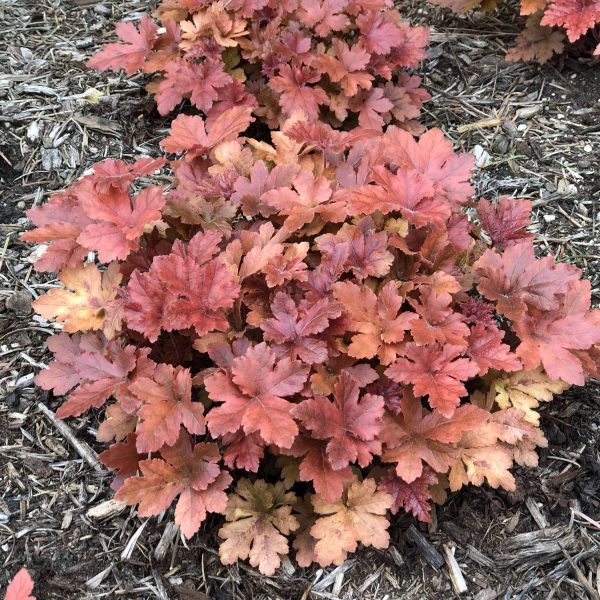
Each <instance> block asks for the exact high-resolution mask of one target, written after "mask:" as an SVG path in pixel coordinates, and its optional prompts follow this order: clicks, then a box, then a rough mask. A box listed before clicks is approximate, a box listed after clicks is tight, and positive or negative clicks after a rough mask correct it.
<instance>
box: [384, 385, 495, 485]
mask: <svg viewBox="0 0 600 600" xmlns="http://www.w3.org/2000/svg"><path fill="white" fill-rule="evenodd" d="M488 417H489V413H488V412H487V411H485V410H482V409H480V408H478V407H476V406H473V405H468V404H466V405H464V406H460V407H459V408H457V409H456V410H455V411H454V414H453V415H452V417H450V418H446V417H444V416H442V414H441V413H439V412H438V411H434V412H428V411H425V410H424V409H423V407H422V406H421V401H420V400H419V399H418V398H415V397H414V396H413V395H412V394H411V393H410V392H409V391H408V390H405V391H404V395H403V397H402V401H401V411H400V414H399V415H394V414H391V413H386V415H385V417H384V420H383V429H382V434H381V438H382V441H383V443H384V451H383V456H382V459H383V461H384V462H395V463H396V473H397V475H398V476H399V477H401V478H402V479H403V480H404V481H406V482H407V483H412V482H413V481H415V479H417V478H418V477H420V476H421V475H422V474H423V463H426V464H428V465H429V466H430V467H431V468H432V469H433V470H434V471H436V472H437V473H445V472H446V471H447V470H448V468H449V467H450V466H451V465H452V464H453V463H454V461H455V459H456V457H457V456H458V450H457V446H456V444H457V442H459V441H460V439H461V436H462V434H463V432H465V431H472V430H477V428H479V427H480V426H481V425H483V424H484V423H485V422H486V421H487V420H488Z"/></svg>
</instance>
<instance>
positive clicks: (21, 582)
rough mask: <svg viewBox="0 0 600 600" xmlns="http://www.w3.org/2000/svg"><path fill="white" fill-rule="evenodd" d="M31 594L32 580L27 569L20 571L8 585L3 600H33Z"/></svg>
mask: <svg viewBox="0 0 600 600" xmlns="http://www.w3.org/2000/svg"><path fill="white" fill-rule="evenodd" d="M32 593H33V579H31V575H29V572H28V571H27V569H25V568H23V569H21V570H20V571H19V572H18V573H17V574H16V575H15V576H14V577H13V579H12V581H11V582H10V583H9V584H8V588H6V596H4V600H35V597H34V596H32Z"/></svg>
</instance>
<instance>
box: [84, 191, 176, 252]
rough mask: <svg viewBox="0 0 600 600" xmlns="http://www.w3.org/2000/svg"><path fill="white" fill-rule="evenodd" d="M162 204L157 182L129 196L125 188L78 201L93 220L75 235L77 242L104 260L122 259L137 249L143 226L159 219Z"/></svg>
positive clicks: (163, 200) (162, 197) (163, 201)
mask: <svg viewBox="0 0 600 600" xmlns="http://www.w3.org/2000/svg"><path fill="white" fill-rule="evenodd" d="M164 203H165V197H164V196H163V188H162V187H161V186H157V185H155V186H151V187H148V188H145V189H144V190H142V191H141V192H140V193H139V194H138V195H137V196H133V197H131V196H130V195H129V193H128V192H127V191H124V192H123V191H120V190H111V192H110V193H108V194H103V195H102V196H97V197H92V198H89V200H88V199H85V200H82V202H81V206H82V207H83V209H84V210H85V211H86V213H87V214H88V215H89V216H90V217H92V218H94V219H95V220H96V222H95V223H91V224H90V225H88V226H87V227H86V228H85V229H84V230H83V231H82V232H81V233H80V234H79V236H78V237H77V242H78V243H79V244H81V245H82V246H83V247H84V248H89V249H90V250H95V251H97V252H98V257H99V259H100V260H101V261H102V262H104V263H108V262H110V261H111V260H117V259H118V260H123V259H125V258H127V255H128V254H129V253H130V252H131V251H132V250H137V249H138V248H139V238H140V236H141V235H142V234H143V233H144V228H145V227H146V225H148V224H149V223H151V222H152V221H157V220H158V219H160V217H161V212H160V209H161V208H162V207H163V205H164ZM98 221H100V222H98Z"/></svg>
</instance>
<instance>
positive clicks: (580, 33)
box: [430, 0, 600, 63]
mask: <svg viewBox="0 0 600 600" xmlns="http://www.w3.org/2000/svg"><path fill="white" fill-rule="evenodd" d="M430 1H431V2H432V3H433V4H437V5H438V6H442V7H444V8H451V9H452V10H453V11H454V12H457V13H463V12H467V11H469V10H472V9H474V8H480V9H481V10H483V11H486V12H487V11H491V10H493V9H495V8H496V7H497V6H498V4H499V3H500V0H430ZM519 14H520V15H521V16H522V17H526V20H525V27H524V29H523V31H522V32H521V33H520V34H519V35H518V36H517V38H516V40H515V44H514V46H513V47H512V48H510V49H509V50H508V52H507V54H506V58H507V59H508V60H513V61H518V60H525V61H529V60H535V61H537V62H540V63H545V62H547V61H548V60H550V59H551V58H552V56H554V55H555V54H561V53H562V52H563V50H564V48H565V36H566V40H567V41H568V42H569V43H571V44H572V43H574V42H577V41H578V40H580V39H581V38H583V37H584V36H585V35H586V34H587V33H591V32H592V31H593V30H594V29H597V26H598V25H599V24H600V2H598V0H521V2H520V7H519ZM589 52H591V53H592V54H593V55H594V56H600V43H598V38H597V36H596V37H595V43H594V42H593V41H592V42H591V46H590V49H589V50H588V53H589Z"/></svg>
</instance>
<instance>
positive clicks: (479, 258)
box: [23, 0, 600, 574]
mask: <svg viewBox="0 0 600 600" xmlns="http://www.w3.org/2000/svg"><path fill="white" fill-rule="evenodd" d="M313 4H314V5H315V6H314V7H313ZM192 5H193V6H192ZM277 6H279V9H277V10H279V12H276V7H277ZM315 7H316V8H318V9H319V11H320V12H318V11H317V12H315V11H314V10H313V8H314V9H315V10H316V8H315ZM303 11H304V12H303ZM246 13H247V14H246ZM160 15H161V16H162V17H163V18H165V19H167V20H166V21H165V32H166V33H162V34H159V33H158V32H157V30H156V28H155V26H154V25H153V24H152V22H151V21H150V20H145V21H143V22H142V26H141V27H140V30H139V32H138V30H136V29H135V28H134V27H133V25H127V26H122V27H121V31H120V33H121V34H122V37H123V38H124V39H126V40H127V41H128V42H129V43H128V44H121V45H118V46H119V47H117V46H114V47H110V46H109V49H107V50H106V51H104V54H100V55H99V57H96V59H95V60H96V66H111V67H113V68H117V67H119V66H125V67H126V68H127V69H128V70H129V71H130V72H131V71H133V70H135V69H137V68H140V67H142V68H144V69H145V70H146V71H151V72H155V71H162V72H163V76H162V78H161V79H160V80H159V82H158V83H156V84H155V85H156V86H157V87H156V90H157V99H158V102H159V107H160V106H161V104H162V108H163V109H164V111H163V112H166V111H168V110H170V109H171V108H173V107H174V106H175V104H177V103H178V102H179V101H180V100H181V98H182V97H184V96H189V97H190V100H191V102H192V103H193V104H195V105H196V106H197V107H198V108H200V109H201V110H202V111H204V112H205V117H202V116H199V115H179V116H177V117H176V118H175V119H174V121H173V122H172V126H171V131H170V135H169V136H168V137H167V138H166V139H165V140H164V141H163V142H162V146H163V149H164V150H165V151H166V152H167V153H169V154H172V155H178V158H176V159H173V160H171V161H170V162H169V166H170V168H171V169H172V170H173V172H174V177H173V182H172V185H171V186H169V188H168V190H167V189H165V187H163V186H157V185H148V184H147V177H148V176H150V175H152V174H153V173H154V172H155V171H156V169H158V168H162V167H163V166H164V163H165V160H164V159H157V160H152V159H150V158H144V159H141V160H139V161H137V162H135V163H134V164H129V165H128V164H125V163H123V162H121V161H116V160H108V161H104V162H102V163H98V164H96V165H94V168H93V173H92V174H89V175H87V176H85V177H83V178H82V179H81V180H79V181H78V182H77V183H76V184H75V185H74V186H72V187H71V188H70V189H68V190H66V191H64V192H62V193H59V194H57V195H55V196H54V197H53V198H52V199H51V200H50V202H48V203H47V204H46V205H44V206H42V207H38V208H34V209H32V210H31V211H29V216H30V218H31V220H32V221H33V222H34V224H35V225H36V226H37V228H36V229H34V230H33V231H31V232H28V233H26V234H24V236H23V237H24V239H26V240H28V241H31V242H37V243H44V244H47V249H46V251H45V253H44V254H43V255H42V256H41V258H40V259H39V260H38V262H37V263H36V268H38V269H39V270H42V271H55V270H59V271H60V280H61V282H62V286H61V287H58V288H56V289H52V290H51V291H50V292H49V293H48V294H46V295H45V296H43V297H41V298H40V299H38V300H37V301H36V302H35V308H36V310H37V311H38V312H39V313H40V314H41V315H42V316H43V317H45V318H47V319H50V320H55V321H56V322H58V323H60V324H61V325H62V332H61V333H60V334H58V335H55V336H53V337H51V338H50V339H49V341H48V346H49V348H50V350H52V352H53V353H54V356H55V359H54V361H53V362H52V363H51V364H50V366H49V368H48V369H46V370H44V371H42V372H41V373H40V374H39V375H38V376H37V379H36V381H37V383H38V384H39V385H40V386H41V387H43V388H45V389H52V390H53V391H54V393H55V394H57V395H66V396H67V399H66V401H65V403H64V404H63V405H62V406H61V407H60V409H59V411H58V415H59V416H60V417H63V418H64V417H70V416H78V415H81V414H83V413H84V412H86V411H87V410H89V409H90V408H100V407H103V406H106V410H105V419H104V420H103V421H102V423H101V424H100V426H99V428H98V439H99V440H100V441H102V442H112V445H111V446H110V447H109V448H108V450H106V451H105V452H104V453H103V454H102V455H101V458H102V460H103V461H104V463H105V464H106V465H107V466H108V467H110V468H113V469H116V471H117V474H116V479H115V482H114V486H113V487H114V488H115V489H116V490H117V494H116V495H117V498H119V499H121V500H123V501H124V502H126V503H128V504H132V505H135V504H137V505H138V506H139V514H140V516H142V517H148V516H152V515H158V514H160V513H161V512H163V511H164V510H166V509H168V508H169V507H170V506H171V505H172V504H173V503H174V502H175V510H174V518H175V522H176V523H177V524H178V525H179V526H180V528H181V531H182V533H183V534H184V535H185V536H186V537H188V538H189V537H191V536H192V535H193V534H194V533H196V532H197V531H198V529H199V528H200V526H201V524H202V522H203V521H204V520H205V518H206V515H207V513H210V512H213V513H221V514H223V515H224V516H225V523H224V524H223V526H222V528H221V530H220V531H219V536H220V537H221V539H222V540H223V542H222V544H221V547H220V556H221V559H222V561H223V562H224V563H226V564H231V563H233V562H235V561H237V560H238V559H245V558H249V559H250V563H251V564H252V565H254V566H257V567H258V568H259V569H260V571H261V572H262V573H265V574H272V573H274V572H275V570H276V569H277V567H278V566H279V564H280V557H281V556H282V555H285V554H287V553H288V552H289V550H290V548H289V536H291V537H292V538H293V539H292V546H293V548H294V550H295V552H296V559H297V561H298V563H299V564H300V565H302V566H307V565H309V564H311V563H312V562H317V563H318V564H320V565H321V566H326V565H330V564H340V563H341V562H342V561H343V560H345V558H346V556H347V554H348V553H349V552H353V551H355V550H356V549H357V546H358V544H359V543H363V544H365V545H371V546H374V547H376V548H385V547H386V546H387V545H388V544H389V534H388V527H389V522H390V521H389V516H388V513H389V512H391V513H392V514H396V513H397V512H398V511H400V510H406V511H410V512H412V513H413V514H414V515H415V516H416V517H417V518H418V519H420V520H422V521H427V520H428V519H429V518H430V516H429V513H430V502H431V501H432V500H434V501H436V502H443V501H444V498H445V495H446V492H447V490H452V491H455V490H458V489H460V488H461V487H462V486H464V485H467V484H469V483H472V484H475V485H481V484H483V483H484V481H487V483H488V484H489V485H491V486H492V487H496V488H497V487H503V488H505V489H507V490H513V489H514V488H515V480H514V478H513V476H512V475H511V473H510V468H511V467H512V466H513V464H514V463H515V462H516V463H518V464H521V465H527V466H534V465H535V464H537V454H536V452H535V449H536V447H544V446H545V445H546V440H545V438H544V436H543V434H542V432H541V430H540V427H539V414H538V412H537V411H536V408H537V407H538V405H539V403H540V402H541V401H549V400H551V399H552V396H553V394H555V393H559V392H561V391H563V390H564V389H566V388H567V387H568V386H569V385H582V384H583V383H584V381H585V378H586V377H587V376H590V375H592V374H594V375H597V369H598V366H597V357H598V349H597V346H596V345H597V344H600V313H599V312H598V311H591V310H590V285H589V283H588V282H586V281H582V280H581V279H580V275H581V274H580V272H579V271H578V270H577V269H576V268H574V267H572V266H569V265H566V264H561V263H556V262H555V261H554V259H552V258H550V257H547V258H541V259H539V258H536V257H535V255H534V250H533V235H532V234H531V233H529V232H528V231H527V227H528V225H529V224H530V213H531V205H530V204H529V203H528V202H525V201H520V200H514V199H508V198H503V199H501V200H500V201H499V202H498V203H495V204H494V203H490V202H487V201H486V200H481V201H479V202H475V201H473V199H472V196H473V189H472V187H471V185H470V184H469V179H470V177H471V172H472V168H473V159H472V157H471V156H470V155H467V154H455V153H454V152H453V150H452V146H451V144H450V142H448V141H447V140H446V139H445V138H444V136H443V134H442V132H441V131H440V130H436V129H433V130H430V131H428V132H426V133H424V134H423V135H421V136H420V138H419V139H416V138H415V137H414V136H413V133H412V132H414V131H415V130H417V129H418V127H417V125H416V124H415V123H413V122H411V119H413V118H414V117H416V114H417V113H418V109H417V108H414V110H413V112H411V113H410V115H407V113H406V111H400V110H399V108H398V107H399V106H400V105H399V104H398V105H397V104H394V101H393V100H392V99H391V98H390V97H389V95H387V94H388V92H389V94H392V92H391V91H389V88H388V83H390V85H391V86H392V87H393V89H394V90H396V91H394V92H393V95H394V97H397V98H400V96H401V93H400V92H399V91H397V90H398V89H400V87H402V85H405V84H406V82H407V81H410V78H411V76H410V75H408V74H406V73H401V72H398V71H397V70H396V69H397V67H399V66H401V65H407V64H412V62H411V61H418V60H419V58H420V54H419V53H420V52H421V49H422V44H423V43H424V39H425V37H424V36H425V33H424V32H420V31H419V32H418V33H414V31H415V30H410V29H409V28H408V27H407V26H405V25H403V24H401V23H400V21H399V17H398V16H397V13H396V11H393V10H391V9H390V8H389V6H388V3H387V2H384V1H379V0H372V1H371V2H360V3H358V2H356V3H355V2H347V1H345V0H325V1H324V2H312V1H311V2H309V1H306V2H303V8H299V7H298V5H297V4H296V3H295V2H286V3H282V4H280V5H279V4H275V3H274V2H267V1H266V0H247V1H245V2H241V1H239V0H232V2H230V3H228V4H227V7H226V8H225V5H223V4H221V3H209V2H204V1H202V0H194V2H190V0H179V1H170V2H165V3H163V5H162V7H161V9H160ZM215 15H216V16H215ZM273 15H275V17H274V16H273ZM315 15H320V16H319V17H318V18H317V16H315ZM267 16H269V17H271V18H270V19H267ZM217 17H218V18H217ZM225 17H227V18H228V19H229V21H227V20H226V18H225ZM252 17H256V18H252ZM292 17H294V18H292ZM309 18H310V19H312V20H311V21H307V19H309ZM265 20H268V21H269V23H271V22H273V23H276V24H277V26H276V28H275V29H274V31H275V32H276V33H277V35H273V36H272V38H269V39H272V40H275V42H273V45H274V49H273V52H272V54H265V50H264V47H265V46H264V44H263V42H264V35H265V34H264V31H263V30H264V28H265V27H267V25H265ZM184 21H185V22H186V24H185V25H184V24H183V22H184ZM277 28H279V29H277ZM308 30H311V31H312V33H311V34H310V35H309V31H308ZM332 32H333V37H334V38H335V39H333V40H332V39H331V36H332ZM385 32H388V33H387V34H386V33H385ZM399 32H403V33H402V35H404V36H405V37H404V38H403V39H404V42H403V44H405V48H411V46H410V43H409V42H408V41H407V40H410V39H412V38H411V36H416V38H417V39H418V40H419V41H418V43H416V45H415V46H414V47H412V48H413V49H412V52H414V53H415V54H414V55H411V54H410V51H409V50H406V52H407V53H408V54H407V56H408V58H407V57H404V58H402V59H400V58H399V56H400V55H402V56H404V55H403V54H402V53H401V52H399V50H398V48H397V47H395V46H394V45H393V44H392V42H391V40H392V38H393V39H398V38H397V36H398V35H399ZM411 32H412V33H411ZM142 34H143V35H142ZM158 35H162V36H167V37H162V38H161V37H157V36H158ZM128 36H129V38H128ZM261 36H262V37H261ZM211 40H212V41H211ZM285 40H287V41H285ZM386 40H387V41H386ZM279 43H282V44H283V45H284V46H285V45H286V44H287V45H288V46H290V45H291V46H293V47H294V53H293V56H291V58H290V56H288V55H286V54H285V53H284V49H283V48H282V47H281V46H280V45H277V44H279ZM376 43H378V44H379V46H376ZM136 44H137V46H136ZM253 44H254V46H253ZM261 44H262V45H261ZM407 44H408V45H407ZM132 46H133V48H132ZM253 47H255V48H260V52H259V51H258V50H256V49H255V51H252V48H253ZM119 48H120V50H119ZM211 48H212V52H213V53H212V54H210V52H208V50H210V49H211ZM377 48H379V49H377ZM231 49H234V50H235V51H232V50H231ZM118 52H121V55H120V59H119V58H118V56H117V55H118ZM136 52H137V54H135V53H136ZM202 52H204V53H205V54H203V55H202V56H204V55H206V56H207V58H205V59H199V58H198V57H199V56H200V55H201V53H202ZM253 52H254V54H253ZM256 52H259V54H256ZM228 53H230V54H228ZM282 53H283V54H282ZM348 53H350V54H348ZM359 55H360V56H362V58H361V59H360V60H358V58H357V57H358V56H359ZM231 56H233V58H231ZM282 56H283V57H284V58H285V61H282V60H279V58H278V57H282ZM344 56H346V57H349V56H351V57H352V58H348V60H347V61H346V63H344V60H346V59H345V58H344ZM298 57H301V58H298ZM119 60H121V63H119V62H118V61H119ZM101 61H104V63H103V64H100V62H101ZM115 61H116V62H115ZM152 61H154V62H152ZM156 61H158V62H156ZM240 61H241V62H240ZM278 61H279V62H278ZM315 61H317V62H315ZM336 61H337V62H336ZM337 63H340V64H342V63H343V64H344V67H343V69H342V67H340V66H339V65H338V64H337ZM386 63H387V64H388V67H389V69H387V70H386V68H385V64H386ZM352 65H354V66H352ZM190 69H191V70H194V69H196V70H198V73H196V74H195V75H194V77H195V78H194V77H191V78H188V76H187V75H185V77H183V76H182V81H184V82H187V81H188V79H189V81H192V82H194V84H193V87H192V88H189V87H188V88H185V85H187V83H185V85H184V83H183V82H182V83H180V84H175V83H174V82H175V81H177V80H178V79H177V78H178V77H179V75H174V73H175V71H177V70H179V71H177V72H178V73H180V74H181V73H184V74H185V73H187V71H188V70H190ZM201 69H211V72H213V71H212V70H215V72H217V71H218V72H219V73H222V74H224V75H222V76H221V75H219V77H225V75H226V76H227V77H229V79H228V80H227V83H223V85H218V86H213V88H214V89H213V92H208V91H207V90H208V89H209V88H210V86H209V84H208V83H207V81H212V80H211V78H210V77H208V76H206V79H202V77H203V75H202V74H201V73H200V70H201ZM295 69H296V71H294V70H295ZM298 69H299V71H298ZM240 70H241V71H240ZM288 70H291V73H292V75H290V77H288V75H289V73H288V74H287V75H286V73H287V71H288ZM303 70H304V71H303ZM303 72H304V73H305V74H304V75H301V76H300V75H299V74H298V73H303ZM342 72H343V74H341V73H342ZM294 73H295V74H294ZM317 75H318V76H317ZM306 77H308V78H306ZM278 78H279V79H278ZM217 80H218V81H221V79H219V78H217ZM283 80H286V81H287V83H286V84H285V85H284V84H283ZM388 80H389V81H388ZM278 82H279V83H278ZM290 82H293V85H292V83H290ZM207 86H208V87H207ZM413 87H414V86H413ZM184 88H185V89H184ZM200 88H202V89H201V91H199V90H200ZM161 90H162V92H161ZM224 90H230V91H231V97H229V93H227V94H225V93H224ZM377 90H379V91H377ZM402 93H404V92H402ZM165 94H166V96H168V97H169V98H170V100H169V101H167V100H165ZM286 94H290V96H288V95H286ZM373 94H375V95H376V96H377V98H376V99H379V100H381V104H379V107H380V109H381V110H380V109H376V108H374V106H376V105H377V103H375V104H372V105H371V108H369V109H366V108H364V106H365V105H368V104H369V100H368V98H369V97H371V96H372V95H373ZM416 97H417V98H420V100H418V101H415V102H416V104H418V103H419V102H420V101H421V100H422V99H424V98H425V94H424V93H422V92H419V94H418V95H417V96H416ZM200 98H205V99H206V101H202V102H201V101H200V100H199V99H200ZM384 98H385V99H386V100H387V102H388V104H385V103H383V99H384ZM311 99H312V100H311ZM315 99H316V100H315ZM319 99H321V100H323V101H322V102H321V101H320V100H319ZM313 100H315V102H313ZM163 102H166V104H164V103H163ZM340 102H341V103H342V106H345V109H344V110H343V111H341V112H340V111H338V112H337V113H336V110H335V108H336V107H338V108H339V106H340V104H339V103H340ZM353 107H354V108H353ZM396 109H398V111H399V112H397V113H396V112H394V111H395V110H396ZM253 115H254V116H253ZM255 117H256V118H258V119H261V120H262V121H263V122H266V123H268V124H269V125H270V126H272V127H275V126H277V129H274V130H273V131H272V132H271V133H270V137H261V138H260V139H255V138H252V137H250V134H249V133H248V131H253V128H256V125H252V122H253V121H254V119H255ZM342 117H343V118H342ZM347 119H348V121H347ZM353 120H355V121H357V123H358V124H361V125H363V126H362V127H361V128H355V129H351V130H350V131H338V130H335V129H334V128H333V127H332V125H333V126H335V127H340V126H341V125H342V124H343V123H345V124H346V127H351V125H352V124H353V123H352V121H353ZM389 121H394V122H396V123H397V124H398V125H401V126H402V127H404V129H403V128H400V127H399V126H397V125H391V126H388V127H387V129H386V131H385V133H383V132H382V131H381V129H382V127H383V126H384V125H385V124H386V123H387V122H389ZM405 128H408V129H410V130H411V131H410V132H409V131H407V130H406V129H405ZM145 182H146V183H145ZM90 252H91V253H94V254H95V257H96V260H94V261H90V260H89V255H90Z"/></svg>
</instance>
